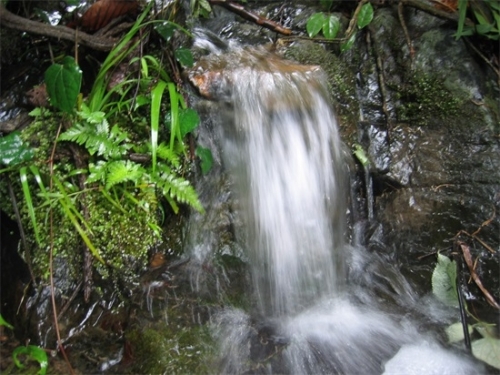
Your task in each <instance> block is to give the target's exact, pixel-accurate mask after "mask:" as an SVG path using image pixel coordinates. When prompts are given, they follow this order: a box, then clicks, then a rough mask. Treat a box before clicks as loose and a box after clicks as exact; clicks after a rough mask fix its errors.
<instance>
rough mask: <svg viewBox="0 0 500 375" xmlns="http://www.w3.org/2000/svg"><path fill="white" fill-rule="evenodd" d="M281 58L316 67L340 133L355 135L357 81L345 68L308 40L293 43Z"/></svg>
mask: <svg viewBox="0 0 500 375" xmlns="http://www.w3.org/2000/svg"><path fill="white" fill-rule="evenodd" d="M284 56H285V57H286V58H288V59H292V60H295V61H297V62H299V63H301V64H307V65H319V66H320V67H321V68H322V69H323V70H324V71H325V73H326V75H327V78H328V88H329V91H330V94H331V96H332V98H333V102H334V103H333V104H334V107H335V111H336V113H337V115H338V117H339V118H338V119H339V123H340V124H339V125H340V128H341V132H342V133H343V134H344V135H347V136H350V135H351V134H352V133H353V132H355V131H356V123H357V115H358V114H359V103H358V100H357V98H356V79H355V76H354V73H353V72H352V71H351V69H350V68H349V67H348V65H347V64H346V63H345V62H343V61H342V60H341V59H340V58H339V57H338V56H336V55H335V54H333V53H331V52H329V51H327V50H326V49H325V48H324V47H323V46H321V45H320V44H317V43H314V42H310V41H299V42H296V43H294V44H293V45H291V46H290V47H288V48H287V49H286V50H285V51H284Z"/></svg>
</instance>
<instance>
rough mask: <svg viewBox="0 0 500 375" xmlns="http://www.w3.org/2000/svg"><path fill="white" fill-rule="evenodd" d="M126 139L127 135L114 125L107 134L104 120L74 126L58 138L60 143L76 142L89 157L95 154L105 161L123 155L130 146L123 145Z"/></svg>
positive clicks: (107, 129) (107, 127)
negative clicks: (83, 148) (84, 149)
mask: <svg viewBox="0 0 500 375" xmlns="http://www.w3.org/2000/svg"><path fill="white" fill-rule="evenodd" d="M127 139H128V134H127V133H126V132H123V131H122V130H120V128H119V127H118V125H114V126H113V128H112V129H111V132H109V124H108V122H107V121H106V120H104V121H102V122H101V123H99V124H97V125H96V124H90V123H84V124H79V123H77V124H75V125H73V126H72V127H71V128H69V129H68V130H66V131H65V132H64V133H63V134H61V135H60V136H59V140H61V141H72V142H76V143H78V144H79V145H81V146H84V147H85V148H86V149H87V150H88V152H89V154H90V155H94V154H97V155H99V156H103V157H104V158H106V159H117V158H119V157H121V156H122V155H124V154H125V153H126V152H127V150H128V149H130V148H131V145H129V144H127V143H123V141H125V140H127Z"/></svg>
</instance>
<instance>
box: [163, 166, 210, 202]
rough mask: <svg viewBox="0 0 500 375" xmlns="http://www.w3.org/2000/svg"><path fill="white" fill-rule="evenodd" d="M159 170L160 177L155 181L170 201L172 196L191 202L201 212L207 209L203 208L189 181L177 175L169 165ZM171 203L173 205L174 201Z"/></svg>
mask: <svg viewBox="0 0 500 375" xmlns="http://www.w3.org/2000/svg"><path fill="white" fill-rule="evenodd" d="M158 172H159V175H157V177H158V178H155V179H154V180H155V181H154V182H155V183H156V185H157V187H158V188H159V189H160V190H161V191H162V193H163V195H164V196H165V197H166V198H167V200H168V201H169V202H170V199H169V198H171V199H174V200H176V201H178V202H180V203H186V204H189V205H190V206H191V207H193V208H194V209H195V210H197V211H199V212H204V211H205V210H204V209H203V206H202V205H201V202H200V200H199V199H198V194H197V193H196V190H195V189H194V188H193V186H192V185H191V184H190V183H189V181H187V180H185V179H184V178H182V177H179V176H176V175H175V174H174V173H172V172H171V171H170V170H169V168H168V167H166V166H164V165H163V166H161V167H160V168H159V169H158ZM170 203H171V205H172V202H170ZM173 208H174V207H173Z"/></svg>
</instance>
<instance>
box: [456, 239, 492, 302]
mask: <svg viewBox="0 0 500 375" xmlns="http://www.w3.org/2000/svg"><path fill="white" fill-rule="evenodd" d="M457 244H458V245H459V246H460V249H461V250H462V253H463V255H464V259H465V263H467V267H469V272H470V275H471V277H472V280H474V283H475V284H476V285H477V287H478V288H479V289H481V292H483V294H484V297H485V298H486V300H487V301H488V303H489V304H490V305H491V306H493V307H495V308H497V309H499V310H500V305H499V304H498V303H497V301H495V298H493V296H492V295H491V294H490V292H489V291H488V290H487V289H486V288H485V287H484V285H483V283H482V282H481V279H480V278H479V276H478V275H477V273H476V270H475V269H474V262H473V261H472V256H471V254H470V249H469V246H467V244H466V243H465V242H462V241H458V242H457Z"/></svg>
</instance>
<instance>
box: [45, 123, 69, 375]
mask: <svg viewBox="0 0 500 375" xmlns="http://www.w3.org/2000/svg"><path fill="white" fill-rule="evenodd" d="M61 129H62V123H61V124H60V125H59V128H58V129H57V134H56V137H55V141H54V146H53V147H52V153H51V155H50V161H49V168H50V190H52V188H53V180H52V178H53V176H54V155H55V153H56V146H57V139H58V138H59V134H60V133H61ZM49 210H50V211H49V212H50V216H49V220H50V251H49V273H50V297H51V303H52V312H53V315H54V328H55V331H56V336H57V347H58V349H60V350H61V353H62V355H63V357H64V360H65V361H66V363H67V364H68V369H69V372H70V374H71V375H74V374H75V372H74V371H73V367H71V363H70V362H69V359H68V356H67V355H66V351H65V350H64V346H63V345H62V340H61V332H60V330H59V322H58V318H57V305H56V297H55V288H54V215H53V210H52V206H51V207H50V208H49Z"/></svg>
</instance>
